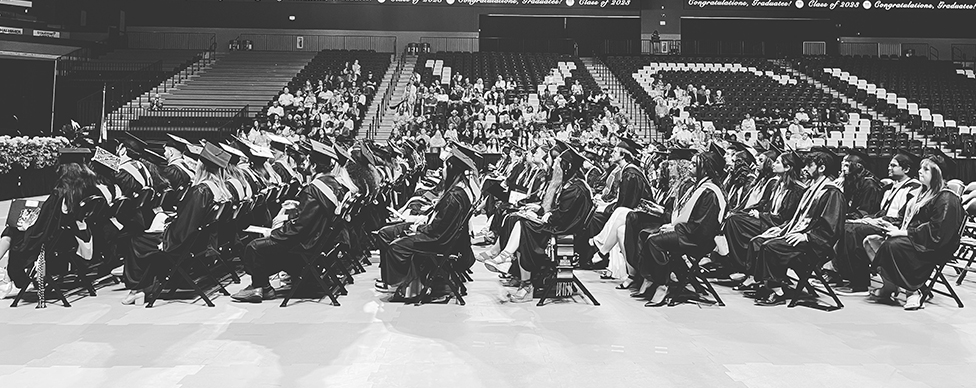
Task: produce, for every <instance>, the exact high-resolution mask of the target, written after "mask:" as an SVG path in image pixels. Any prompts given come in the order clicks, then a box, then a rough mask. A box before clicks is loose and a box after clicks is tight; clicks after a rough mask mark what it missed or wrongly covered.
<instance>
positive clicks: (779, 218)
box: [725, 179, 804, 273]
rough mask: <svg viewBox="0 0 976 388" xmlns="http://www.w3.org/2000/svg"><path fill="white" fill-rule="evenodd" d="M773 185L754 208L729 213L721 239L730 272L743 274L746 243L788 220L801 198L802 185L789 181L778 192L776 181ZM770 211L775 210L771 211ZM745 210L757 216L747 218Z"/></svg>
mask: <svg viewBox="0 0 976 388" xmlns="http://www.w3.org/2000/svg"><path fill="white" fill-rule="evenodd" d="M773 182H774V185H773V187H772V188H773V189H772V190H770V191H769V192H768V193H766V194H764V195H763V199H762V200H761V201H760V202H759V204H758V205H757V207H755V208H751V209H746V210H743V211H739V212H735V213H732V215H730V216H729V217H728V218H726V219H725V239H726V241H727V242H728V245H729V264H730V265H731V266H732V270H733V271H736V272H740V273H745V271H747V270H748V269H749V264H750V261H749V256H748V252H749V241H750V240H752V238H753V237H756V236H758V235H760V234H762V232H765V231H766V230H767V229H769V228H771V227H774V226H776V225H781V224H783V223H784V222H786V221H789V220H790V219H791V218H792V217H793V214H794V213H796V207H797V205H799V203H800V197H802V196H803V191H804V188H803V186H801V185H800V184H799V183H797V182H793V183H792V184H791V185H789V187H785V188H783V192H778V190H779V187H778V186H779V184H778V183H779V182H778V179H777V180H775V181H773ZM777 194H779V196H778V197H777ZM774 209H776V210H777V211H776V212H773V210H774ZM749 210H756V211H757V212H758V213H759V217H757V218H754V217H751V216H750V215H749Z"/></svg>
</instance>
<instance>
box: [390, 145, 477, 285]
mask: <svg viewBox="0 0 976 388" xmlns="http://www.w3.org/2000/svg"><path fill="white" fill-rule="evenodd" d="M479 163H483V158H482V156H481V155H480V154H478V153H477V152H474V151H473V150H471V149H469V148H466V147H454V148H453V149H452V151H451V156H450V157H449V158H448V159H447V161H446V162H445V165H444V169H443V171H444V178H443V180H442V181H441V183H442V187H443V191H442V192H441V195H440V198H439V199H438V200H437V202H436V204H435V205H434V207H433V208H432V213H431V214H430V216H429V221H427V222H425V223H412V222H403V223H400V224H396V225H391V226H387V227H385V228H383V229H381V230H380V236H381V238H382V239H383V240H384V241H386V242H388V246H387V247H385V249H381V250H380V260H381V268H382V270H383V276H382V280H381V281H377V282H376V285H375V288H376V290H377V291H380V292H394V291H396V290H397V289H398V288H399V287H400V286H401V285H402V283H403V282H410V284H409V285H408V287H404V295H397V296H398V297H403V298H414V297H417V296H418V295H417V294H419V292H420V287H421V285H420V284H419V282H420V280H422V279H419V273H420V270H419V269H418V266H423V265H426V264H427V263H426V262H425V261H423V260H418V258H421V257H424V256H431V255H435V254H437V253H447V254H453V253H457V252H461V250H463V249H467V250H468V251H470V247H471V241H470V237H469V233H468V222H467V221H468V214H469V213H470V212H471V207H472V204H473V202H474V201H476V200H477V199H478V198H479V197H480V195H481V193H480V189H479V188H477V187H475V186H474V185H472V183H471V181H470V180H469V178H468V175H467V173H468V171H471V170H474V171H476V170H477V168H478V166H479ZM469 255H470V253H469ZM435 281H437V282H438V283H437V284H432V285H430V288H431V295H430V299H431V302H443V301H447V300H448V299H449V298H450V291H449V289H448V288H447V284H446V283H443V282H441V279H437V280H435ZM421 297H426V296H425V295H421Z"/></svg>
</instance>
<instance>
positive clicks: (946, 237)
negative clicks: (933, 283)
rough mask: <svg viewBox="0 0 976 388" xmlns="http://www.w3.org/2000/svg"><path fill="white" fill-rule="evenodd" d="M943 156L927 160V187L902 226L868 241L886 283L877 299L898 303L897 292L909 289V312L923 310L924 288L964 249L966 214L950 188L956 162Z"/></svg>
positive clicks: (922, 177) (923, 178) (922, 172)
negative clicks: (961, 241) (938, 268)
mask: <svg viewBox="0 0 976 388" xmlns="http://www.w3.org/2000/svg"><path fill="white" fill-rule="evenodd" d="M939 154H941V152H939ZM943 155H944V154H942V155H938V154H935V155H930V156H928V157H926V158H925V159H924V160H922V163H921V166H920V168H919V172H918V176H919V181H920V182H921V184H922V187H921V189H920V191H918V196H917V197H915V198H912V200H910V201H909V202H908V207H907V209H906V211H905V216H904V218H903V219H902V222H901V224H900V225H886V228H885V229H886V232H885V235H884V236H871V237H869V238H867V239H865V241H864V248H865V249H866V250H867V253H868V257H869V258H870V259H871V260H872V266H873V267H876V268H878V273H879V274H880V275H881V279H882V281H883V282H884V285H883V286H881V288H878V289H876V290H872V293H871V297H872V298H873V299H874V300H875V301H878V302H880V303H886V304H895V303H896V302H895V301H894V299H893V298H894V295H895V294H896V293H897V292H898V290H899V289H904V290H907V293H908V300H907V301H906V302H905V306H904V308H905V310H918V309H920V308H921V307H922V298H923V294H922V291H920V288H922V286H924V285H925V283H926V282H927V281H928V280H929V278H930V277H931V276H932V272H933V271H934V270H935V268H936V266H938V265H939V264H942V263H945V262H946V261H947V260H950V259H952V254H953V252H955V251H956V249H957V248H958V247H959V239H960V234H961V232H962V228H963V226H964V225H965V223H966V217H965V214H964V212H963V209H962V202H961V200H960V198H959V195H958V194H956V193H955V192H953V191H951V190H949V189H948V188H947V187H946V184H945V181H944V176H945V175H948V174H949V173H951V169H952V168H951V167H952V164H953V162H952V160H951V159H948V158H946V157H944V156H943ZM944 174H945V175H944Z"/></svg>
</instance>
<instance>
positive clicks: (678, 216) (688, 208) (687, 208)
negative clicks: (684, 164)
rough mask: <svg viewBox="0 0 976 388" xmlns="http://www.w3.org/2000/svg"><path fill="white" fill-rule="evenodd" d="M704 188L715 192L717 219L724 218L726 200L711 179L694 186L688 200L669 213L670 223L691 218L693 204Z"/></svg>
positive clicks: (693, 208) (678, 222)
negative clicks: (678, 208) (679, 207)
mask: <svg viewBox="0 0 976 388" xmlns="http://www.w3.org/2000/svg"><path fill="white" fill-rule="evenodd" d="M706 190H711V191H712V192H713V193H715V198H717V199H718V221H719V222H721V221H722V220H723V219H725V206H726V201H725V197H723V196H722V189H719V188H718V186H716V185H715V184H714V183H712V182H711V181H704V182H701V183H699V184H698V187H696V188H695V191H694V193H692V194H691V198H690V199H688V202H685V203H684V205H683V206H681V209H680V210H679V211H677V212H674V213H671V225H677V224H680V223H683V222H688V219H690V218H691V213H692V211H694V210H695V205H696V204H697V202H698V198H700V197H701V196H702V194H704V193H705V191H706Z"/></svg>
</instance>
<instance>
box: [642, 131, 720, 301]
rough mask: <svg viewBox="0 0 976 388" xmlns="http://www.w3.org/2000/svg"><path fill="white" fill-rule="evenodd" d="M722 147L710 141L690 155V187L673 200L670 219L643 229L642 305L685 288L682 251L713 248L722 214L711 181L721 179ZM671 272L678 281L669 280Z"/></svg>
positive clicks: (698, 253)
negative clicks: (692, 184) (705, 148)
mask: <svg viewBox="0 0 976 388" xmlns="http://www.w3.org/2000/svg"><path fill="white" fill-rule="evenodd" d="M724 153H725V150H723V149H722V148H721V147H718V146H717V145H716V144H715V143H712V144H711V146H710V147H709V150H708V151H707V152H705V153H702V154H698V155H695V156H694V157H693V158H692V165H693V166H694V170H693V176H694V177H695V179H696V180H697V184H696V185H695V188H694V190H690V191H687V192H685V193H684V194H683V195H682V196H681V197H680V198H679V199H678V200H677V202H676V203H675V205H674V211H673V212H672V213H671V222H670V223H668V224H665V225H663V226H661V227H660V228H658V229H644V231H643V232H642V236H645V235H646V236H647V237H645V238H644V239H643V244H645V246H644V251H643V256H641V257H640V262H639V263H638V265H639V266H638V268H637V270H638V272H639V274H640V276H641V277H643V278H644V284H643V285H642V286H641V290H640V291H639V292H638V294H641V295H643V296H645V297H647V298H649V300H648V302H647V304H646V306H648V307H658V306H663V305H665V304H668V303H669V302H670V301H671V300H670V299H672V298H673V297H676V296H677V295H678V293H679V292H683V290H684V288H685V284H686V283H685V282H686V281H685V277H686V276H687V272H688V266H687V265H686V264H685V261H684V259H683V258H682V255H685V254H688V255H691V256H693V257H696V258H700V257H702V256H703V255H705V254H707V253H708V252H711V250H712V249H714V248H715V235H717V234H718V232H719V226H720V224H721V222H722V219H724V218H725V209H726V207H727V204H726V202H725V194H724V193H723V192H722V189H721V188H719V187H718V185H716V184H715V182H720V181H721V175H720V174H721V173H722V171H723V170H724V167H725V157H724ZM672 273H673V274H674V275H675V277H676V278H677V279H678V282H677V283H675V284H671V285H670V287H669V284H668V283H669V280H670V278H671V274H672Z"/></svg>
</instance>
